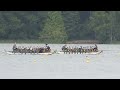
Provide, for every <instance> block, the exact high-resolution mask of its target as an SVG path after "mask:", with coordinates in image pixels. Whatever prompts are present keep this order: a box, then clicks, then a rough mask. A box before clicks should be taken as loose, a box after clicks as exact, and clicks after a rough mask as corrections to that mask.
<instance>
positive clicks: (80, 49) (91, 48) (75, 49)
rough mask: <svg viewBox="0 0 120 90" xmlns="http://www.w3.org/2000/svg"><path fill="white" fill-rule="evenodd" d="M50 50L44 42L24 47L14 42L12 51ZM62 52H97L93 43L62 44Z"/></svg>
mask: <svg viewBox="0 0 120 90" xmlns="http://www.w3.org/2000/svg"><path fill="white" fill-rule="evenodd" d="M50 52H51V48H50V47H49V46H48V44H45V47H39V46H37V47H31V46H30V47H24V46H22V47H21V46H18V47H17V45H16V43H15V44H14V45H13V53H25V54H26V53H50ZM62 52H64V53H65V54H67V53H69V54H70V53H71V54H73V53H75V54H78V53H80V54H82V53H90V52H98V47H97V45H96V44H95V46H89V47H82V46H80V47H72V48H71V47H70V46H69V47H67V45H64V46H63V47H62Z"/></svg>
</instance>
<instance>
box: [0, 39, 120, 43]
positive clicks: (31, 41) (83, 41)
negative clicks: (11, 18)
mask: <svg viewBox="0 0 120 90" xmlns="http://www.w3.org/2000/svg"><path fill="white" fill-rule="evenodd" d="M15 42H16V43H19V44H23V43H28V44H37V43H38V44H45V42H42V41H40V40H0V44H2V43H15ZM49 44H101V43H99V41H95V40H74V41H67V42H66V43H49ZM103 44H104V43H103ZM108 44H120V41H114V42H113V43H108Z"/></svg>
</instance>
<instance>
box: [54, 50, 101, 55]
mask: <svg viewBox="0 0 120 90" xmlns="http://www.w3.org/2000/svg"><path fill="white" fill-rule="evenodd" d="M102 52H103V51H102V50H99V51H98V52H89V53H88V52H87V53H81V55H82V54H86V55H99V54H100V53H102ZM56 54H69V52H67V53H64V52H63V51H60V52H56ZM70 54H71V53H70ZM73 54H74V53H73ZM75 54H77V53H75ZM78 54H80V53H78Z"/></svg>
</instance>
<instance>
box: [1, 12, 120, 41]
mask: <svg viewBox="0 0 120 90" xmlns="http://www.w3.org/2000/svg"><path fill="white" fill-rule="evenodd" d="M119 29H120V12H119V11H0V39H1V40H28V39H29V40H40V41H41V42H49V43H50V42H51V43H64V42H66V41H71V40H99V41H100V42H101V43H112V42H113V41H119V40H120V30H119Z"/></svg>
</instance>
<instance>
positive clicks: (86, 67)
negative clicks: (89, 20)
mask: <svg viewBox="0 0 120 90" xmlns="http://www.w3.org/2000/svg"><path fill="white" fill-rule="evenodd" d="M91 45H92V44H91ZM12 46H13V44H0V78H120V70H119V68H120V45H107V44H105V45H98V47H99V49H100V50H104V51H103V53H101V54H100V55H87V57H86V55H82V54H70V55H69V54H54V55H24V54H23V55H6V54H4V53H3V52H4V49H5V50H8V51H10V50H12ZM18 46H44V44H18ZM49 46H50V47H51V49H52V50H58V51H60V50H61V47H62V46H63V44H59V45H58V44H49ZM68 46H71V47H72V46H77V47H79V46H90V45H84V44H81V45H79V44H68ZM93 46H94V45H93ZM88 58H89V59H88Z"/></svg>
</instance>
